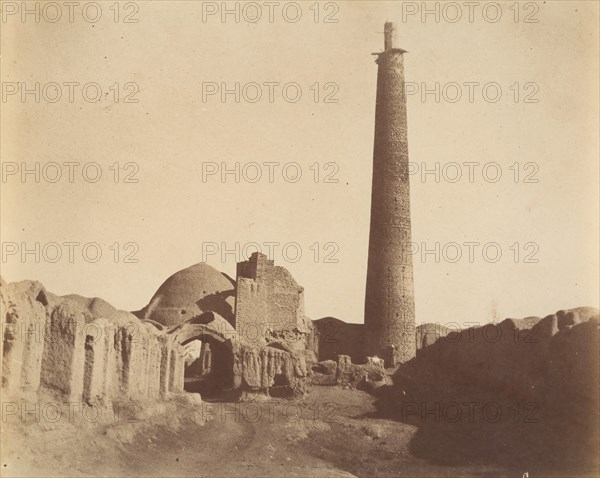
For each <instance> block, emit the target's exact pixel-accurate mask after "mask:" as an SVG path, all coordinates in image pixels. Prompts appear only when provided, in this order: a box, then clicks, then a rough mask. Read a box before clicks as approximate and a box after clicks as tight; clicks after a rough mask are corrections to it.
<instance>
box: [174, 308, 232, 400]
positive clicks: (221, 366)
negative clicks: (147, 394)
mask: <svg viewBox="0 0 600 478" xmlns="http://www.w3.org/2000/svg"><path fill="white" fill-rule="evenodd" d="M169 334H172V336H173V338H174V339H175V340H176V341H177V342H179V343H180V344H181V345H186V344H189V343H191V342H193V341H195V340H198V341H200V342H202V343H203V344H208V345H209V346H208V347H203V348H202V349H201V350H203V351H207V352H208V353H209V354H210V358H209V359H207V357H206V356H203V355H202V353H201V354H200V356H199V357H197V358H196V360H194V361H193V362H192V363H190V364H188V366H186V368H185V381H184V389H185V390H187V391H190V392H199V393H200V394H201V395H202V396H203V397H217V396H218V395H220V394H221V393H222V392H223V391H224V390H227V389H230V388H233V364H234V356H233V353H234V344H235V343H236V342H237V333H236V331H235V329H234V328H233V327H232V326H231V324H230V323H229V322H227V321H226V320H225V319H224V318H223V317H221V316H220V315H218V314H216V313H214V312H205V313H203V314H200V315H196V316H193V317H191V318H190V319H188V320H187V321H186V322H184V323H183V324H181V325H178V326H176V327H175V328H173V329H171V330H170V331H169ZM204 360H210V367H208V368H207V367H206V366H204V365H203V364H197V363H196V362H197V361H204ZM199 371H200V373H199Z"/></svg>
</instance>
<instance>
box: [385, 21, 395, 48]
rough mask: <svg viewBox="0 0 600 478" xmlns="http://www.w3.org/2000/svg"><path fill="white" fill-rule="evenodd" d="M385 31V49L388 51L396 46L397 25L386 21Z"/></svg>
mask: <svg viewBox="0 0 600 478" xmlns="http://www.w3.org/2000/svg"><path fill="white" fill-rule="evenodd" d="M383 31H384V35H385V43H384V50H385V51H388V50H391V49H393V48H394V43H395V42H396V25H394V22H385V28H384V30H383Z"/></svg>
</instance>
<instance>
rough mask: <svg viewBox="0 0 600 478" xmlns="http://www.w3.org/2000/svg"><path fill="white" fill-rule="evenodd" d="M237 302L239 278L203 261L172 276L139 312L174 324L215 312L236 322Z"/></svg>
mask: <svg viewBox="0 0 600 478" xmlns="http://www.w3.org/2000/svg"><path fill="white" fill-rule="evenodd" d="M234 305H235V281H233V280H232V279H231V278H230V277H228V276H227V275H226V274H223V273H222V272H219V271H218V270H216V269H215V268H214V267H211V266H209V265H208V264H206V263H204V262H201V263H199V264H195V265H193V266H190V267H188V268H187V269H183V270H181V271H179V272H176V273H175V274H173V275H172V276H171V277H169V278H168V279H167V280H166V281H165V282H163V284H162V285H161V286H160V287H159V288H158V290H157V291H156V293H155V294H154V296H153V297H152V299H150V303H149V304H148V305H147V306H146V307H144V308H143V309H142V310H140V311H138V312H136V315H138V317H140V318H141V319H143V320H152V321H154V322H157V323H159V324H162V325H165V326H167V327H172V326H175V325H179V324H180V323H182V322H185V321H187V320H189V319H191V318H193V317H196V316H198V315H200V314H202V313H204V312H207V311H212V312H216V313H218V314H219V315H221V316H222V317H224V318H225V319H226V320H227V321H228V322H229V323H230V324H233V320H234V314H233V311H234Z"/></svg>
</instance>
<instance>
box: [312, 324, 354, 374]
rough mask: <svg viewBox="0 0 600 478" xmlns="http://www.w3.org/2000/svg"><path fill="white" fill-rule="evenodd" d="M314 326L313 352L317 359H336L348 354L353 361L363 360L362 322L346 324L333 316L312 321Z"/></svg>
mask: <svg viewBox="0 0 600 478" xmlns="http://www.w3.org/2000/svg"><path fill="white" fill-rule="evenodd" d="M313 324H314V327H315V339H314V343H315V349H314V350H315V354H316V355H317V358H318V360H319V361H323V360H337V357H338V355H348V356H350V357H351V358H352V361H353V362H354V363H362V362H364V361H365V351H364V340H365V336H364V333H365V326H364V325H363V324H348V323H346V322H342V321H341V320H339V319H335V318H333V317H325V318H323V319H319V320H315V321H314V322H313Z"/></svg>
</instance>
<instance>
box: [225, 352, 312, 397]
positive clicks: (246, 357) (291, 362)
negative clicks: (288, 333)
mask: <svg viewBox="0 0 600 478" xmlns="http://www.w3.org/2000/svg"><path fill="white" fill-rule="evenodd" d="M233 367H234V373H233V377H234V388H237V389H241V390H243V391H252V392H259V391H265V392H268V391H269V390H272V389H273V388H274V387H276V388H285V389H287V390H289V391H291V392H293V393H295V394H302V393H304V392H305V383H306V380H305V379H306V376H307V370H306V362H305V360H304V356H303V355H301V354H296V353H295V352H293V351H292V350H281V349H276V348H273V347H262V348H258V347H249V346H245V345H241V344H240V345H239V346H238V347H236V349H235V350H234V365H233Z"/></svg>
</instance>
